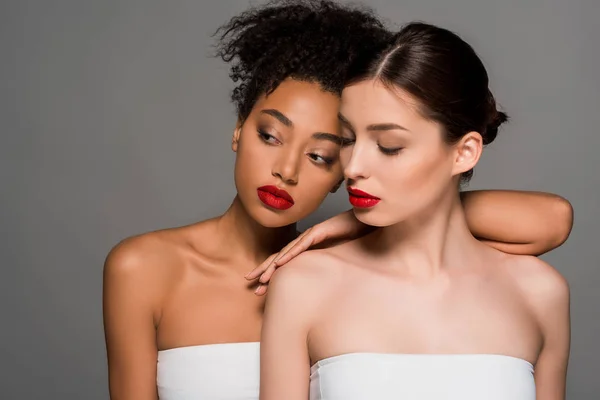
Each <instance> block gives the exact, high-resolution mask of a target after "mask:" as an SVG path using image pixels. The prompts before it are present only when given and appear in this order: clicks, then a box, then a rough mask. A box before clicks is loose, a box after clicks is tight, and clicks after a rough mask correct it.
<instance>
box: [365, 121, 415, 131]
mask: <svg viewBox="0 0 600 400" xmlns="http://www.w3.org/2000/svg"><path fill="white" fill-rule="evenodd" d="M396 129H398V130H401V131H407V132H410V131H409V130H408V129H406V128H405V127H403V126H402V125H398V124H394V123H391V122H386V123H382V124H371V125H369V126H367V130H368V131H392V130H396Z"/></svg>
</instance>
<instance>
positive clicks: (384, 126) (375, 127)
mask: <svg viewBox="0 0 600 400" xmlns="http://www.w3.org/2000/svg"><path fill="white" fill-rule="evenodd" d="M338 119H339V120H340V122H342V123H343V124H344V125H346V126H347V127H348V128H350V129H351V130H352V131H354V126H353V125H352V124H351V123H350V121H348V119H347V118H346V117H344V116H343V115H342V114H341V113H338ZM396 129H397V130H401V131H407V132H410V131H409V130H408V129H406V128H405V127H403V126H402V125H398V124H394V123H392V122H386V123H381V124H371V125H369V126H367V130H368V131H391V130H396Z"/></svg>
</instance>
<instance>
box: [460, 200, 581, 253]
mask: <svg viewBox="0 0 600 400" xmlns="http://www.w3.org/2000/svg"><path fill="white" fill-rule="evenodd" d="M461 199H462V203H463V206H464V209H465V215H466V219H467V224H468V226H469V229H470V230H471V232H472V233H473V235H474V236H475V237H477V238H478V239H481V240H482V241H484V242H486V243H488V244H489V245H491V246H492V247H496V248H498V249H499V250H502V251H505V252H509V253H514V254H531V255H539V254H542V253H545V252H547V251H549V250H552V249H553V248H555V247H557V246H559V245H561V244H562V243H563V242H564V241H565V240H566V239H567V237H568V235H569V233H570V231H571V227H572V223H573V210H572V208H571V205H570V203H569V202H568V201H567V200H565V199H563V198H562V197H560V196H557V195H554V194H550V193H543V192H524V191H509V190H482V191H469V192H463V193H461Z"/></svg>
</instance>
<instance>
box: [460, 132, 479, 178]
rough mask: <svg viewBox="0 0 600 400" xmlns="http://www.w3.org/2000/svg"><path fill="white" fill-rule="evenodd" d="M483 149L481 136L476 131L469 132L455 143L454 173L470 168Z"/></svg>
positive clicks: (475, 162) (473, 165)
mask: <svg viewBox="0 0 600 400" xmlns="http://www.w3.org/2000/svg"><path fill="white" fill-rule="evenodd" d="M482 150H483V138H482V137H481V135H480V134H479V133H478V132H469V133H467V134H466V135H465V136H463V137H462V138H461V139H460V141H459V142H458V143H457V144H456V159H455V162H454V175H459V174H462V173H463V172H467V171H470V170H472V169H473V168H474V167H475V165H476V164H477V162H478V161H479V158H480V157H481V152H482Z"/></svg>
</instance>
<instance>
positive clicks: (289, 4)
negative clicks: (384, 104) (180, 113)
mask: <svg viewBox="0 0 600 400" xmlns="http://www.w3.org/2000/svg"><path fill="white" fill-rule="evenodd" d="M215 36H217V38H218V45H217V56H218V57H220V58H221V59H223V61H225V62H227V63H230V65H231V71H230V74H229V76H230V77H231V79H232V80H233V81H234V82H235V83H237V86H236V87H235V89H234V90H233V92H232V94H231V99H232V101H233V103H234V104H235V106H236V108H237V113H238V118H239V119H240V121H242V122H243V121H245V119H246V118H247V117H248V115H249V114H250V112H251V111H252V107H253V106H254V104H255V103H256V101H257V99H258V98H259V97H260V96H261V95H263V94H268V93H271V92H272V91H273V90H275V89H276V88H277V86H278V85H279V84H280V83H281V82H282V81H283V80H285V79H286V78H294V79H297V80H302V81H308V82H315V83H318V84H319V85H320V86H321V87H322V88H323V90H325V91H328V92H331V93H335V94H338V95H339V94H340V93H341V91H342V89H343V87H344V84H345V81H346V75H347V71H348V68H349V66H350V64H352V63H353V62H354V61H355V59H356V58H357V57H358V56H362V55H363V54H364V53H365V52H367V51H369V52H370V51H371V50H373V49H377V48H383V47H384V46H385V44H386V42H387V41H388V40H389V39H390V37H391V33H390V32H389V31H388V30H387V29H386V28H385V27H384V25H383V23H382V22H381V21H380V20H379V19H378V18H377V17H376V16H375V15H374V13H373V12H372V11H371V10H370V9H368V8H364V7H358V6H349V5H340V4H337V3H335V2H333V1H328V0H275V1H270V2H268V3H266V4H265V5H263V6H259V7H254V8H251V9H249V10H247V11H245V12H243V13H242V14H240V15H238V16H236V17H234V18H232V19H231V20H230V21H229V22H228V23H227V24H225V25H223V26H221V27H220V28H219V29H218V30H217V31H216V32H215Z"/></svg>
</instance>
